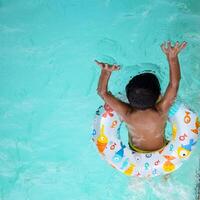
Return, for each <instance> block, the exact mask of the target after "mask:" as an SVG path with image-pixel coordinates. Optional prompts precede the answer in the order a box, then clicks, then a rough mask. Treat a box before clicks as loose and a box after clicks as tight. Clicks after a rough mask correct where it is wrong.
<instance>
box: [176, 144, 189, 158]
mask: <svg viewBox="0 0 200 200" xmlns="http://www.w3.org/2000/svg"><path fill="white" fill-rule="evenodd" d="M177 152H178V157H179V158H187V157H188V156H189V155H190V153H191V151H189V150H187V149H185V148H183V147H178V150H177Z"/></svg>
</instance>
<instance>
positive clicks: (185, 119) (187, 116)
mask: <svg viewBox="0 0 200 200" xmlns="http://www.w3.org/2000/svg"><path fill="white" fill-rule="evenodd" d="M190 121H191V117H190V112H187V111H185V117H184V122H185V123H186V124H189V123H190Z"/></svg>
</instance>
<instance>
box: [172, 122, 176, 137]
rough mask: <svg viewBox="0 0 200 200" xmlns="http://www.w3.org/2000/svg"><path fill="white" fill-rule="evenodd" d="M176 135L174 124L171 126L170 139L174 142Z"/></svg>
mask: <svg viewBox="0 0 200 200" xmlns="http://www.w3.org/2000/svg"><path fill="white" fill-rule="evenodd" d="M176 133H177V126H176V124H175V123H174V124H173V125H172V139H173V140H175V139H176Z"/></svg>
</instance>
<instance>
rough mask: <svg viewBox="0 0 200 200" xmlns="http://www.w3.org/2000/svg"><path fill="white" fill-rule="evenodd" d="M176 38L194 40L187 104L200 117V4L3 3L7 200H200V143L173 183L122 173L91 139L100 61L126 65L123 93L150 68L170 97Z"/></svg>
mask: <svg viewBox="0 0 200 200" xmlns="http://www.w3.org/2000/svg"><path fill="white" fill-rule="evenodd" d="M168 39H170V40H172V41H176V40H180V41H183V40H186V41H187V42H188V47H187V49H185V50H184V51H183V52H182V54H181V55H180V63H181V71H182V79H181V85H180V89H179V96H180V98H181V99H184V101H185V102H186V103H187V104H188V105H190V106H191V107H192V108H193V109H194V110H196V112H198V114H200V89H199V88H200V81H199V77H200V70H199V69H200V62H199V60H200V55H199V52H200V2H199V1H198V0H179V1H178V0H176V1H174V0H173V1H172V0H159V1H150V0H143V1H140V0H135V1H131V0H123V1H119V0H115V1H114V0H87V1H84V0H83V1H81V0H68V1H64V0H59V1H53V0H34V1H33V0H28V1H27V0H18V1H14V0H0V91H1V92H0V200H13V199H15V200H66V199H67V200H94V199H95V200H111V199H112V200H113V199H115V200H125V199H130V200H169V199H170V200H174V199H176V200H179V199H181V200H192V199H197V196H198V194H197V190H198V188H197V187H196V185H197V179H198V176H197V173H198V167H199V152H200V150H199V149H200V148H199V143H198V144H197V148H196V149H195V151H194V153H193V154H192V156H191V157H190V159H189V161H187V162H186V164H185V165H184V166H182V167H181V168H180V170H177V171H176V172H174V173H173V174H171V176H170V177H169V179H168V180H167V181H164V179H163V178H162V177H156V178H153V179H147V180H144V179H136V178H129V177H126V176H124V175H123V174H121V173H118V172H117V171H115V170H114V169H113V168H111V167H110V166H108V165H107V163H105V162H104V161H102V160H101V159H100V157H99V155H98V153H97V151H96V147H95V146H94V145H93V144H92V141H91V128H92V120H93V117H94V112H95V110H96V108H97V107H98V106H99V105H100V104H101V103H102V101H101V100H100V98H99V97H98V96H97V94H96V87H97V81H98V77H99V69H98V67H97V66H95V64H94V62H93V60H94V59H96V58H98V59H101V60H103V61H108V62H116V63H119V64H121V65H122V70H121V71H120V72H116V73H114V74H113V76H112V77H111V80H110V81H111V82H110V89H111V91H113V92H118V91H122V90H123V87H124V85H125V84H126V82H127V80H128V79H129V78H130V75H131V74H134V73H138V72H139V71H142V70H146V68H148V69H151V70H153V71H156V73H157V74H158V76H159V78H160V80H161V85H162V89H163V90H164V88H165V87H166V84H167V81H168V65H167V61H166V59H165V56H164V55H163V54H162V52H161V50H160V44H161V42H163V41H164V40H168ZM141 63H142V64H141ZM123 134H124V135H126V131H125V130H124V131H123Z"/></svg>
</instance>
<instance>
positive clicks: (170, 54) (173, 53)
mask: <svg viewBox="0 0 200 200" xmlns="http://www.w3.org/2000/svg"><path fill="white" fill-rule="evenodd" d="M186 45H187V42H183V43H181V44H180V43H179V42H176V44H175V45H174V46H172V45H171V42H170V41H169V42H167V43H166V42H164V43H163V44H162V45H161V49H162V51H163V52H164V53H165V54H166V56H167V58H168V59H171V58H175V57H177V55H178V53H179V52H180V51H181V50H182V49H184V48H185V47H186Z"/></svg>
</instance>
